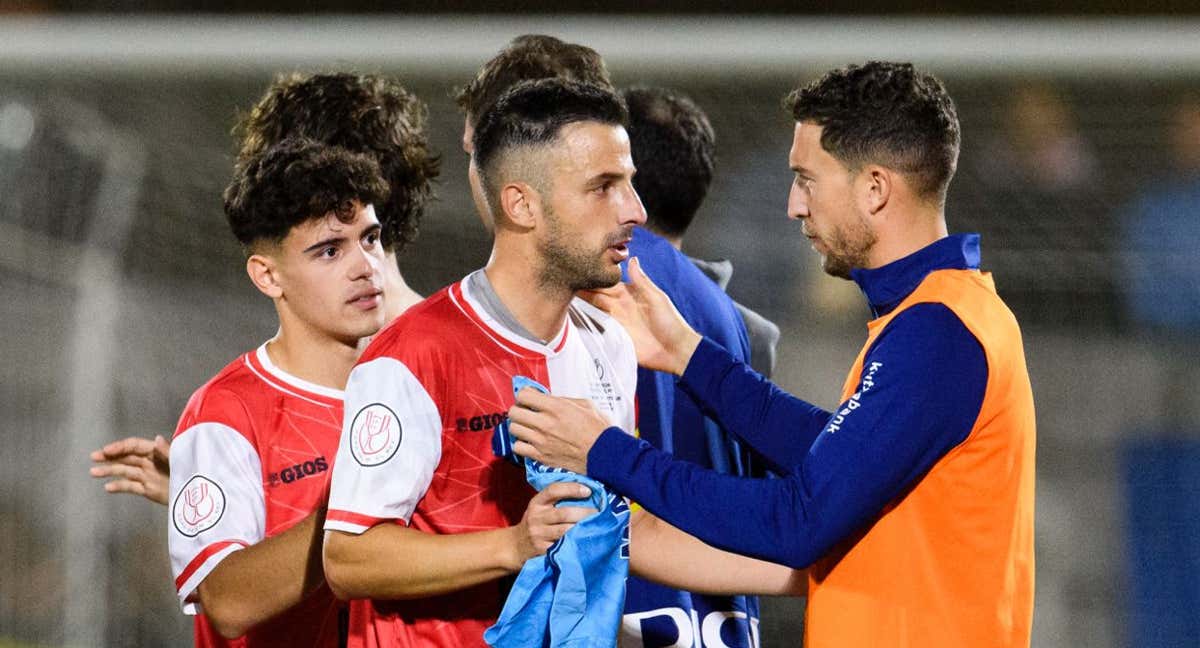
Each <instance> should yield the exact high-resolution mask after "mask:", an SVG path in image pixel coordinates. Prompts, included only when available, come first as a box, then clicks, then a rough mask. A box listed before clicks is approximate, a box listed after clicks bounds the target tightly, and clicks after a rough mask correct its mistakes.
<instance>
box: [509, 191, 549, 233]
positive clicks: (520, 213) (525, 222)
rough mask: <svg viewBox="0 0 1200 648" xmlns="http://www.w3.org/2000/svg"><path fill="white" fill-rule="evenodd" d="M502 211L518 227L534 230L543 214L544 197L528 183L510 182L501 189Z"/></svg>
mask: <svg viewBox="0 0 1200 648" xmlns="http://www.w3.org/2000/svg"><path fill="white" fill-rule="evenodd" d="M500 209H502V210H503V211H504V216H505V218H507V219H508V220H509V221H510V222H512V224H513V225H516V226H517V227H521V228H525V229H532V228H533V227H534V226H535V225H537V221H538V219H539V218H540V217H541V214H542V196H541V194H539V193H538V190H537V189H534V188H533V186H532V185H530V184H529V183H526V182H510V183H509V184H506V185H504V187H502V188H501V189H500Z"/></svg>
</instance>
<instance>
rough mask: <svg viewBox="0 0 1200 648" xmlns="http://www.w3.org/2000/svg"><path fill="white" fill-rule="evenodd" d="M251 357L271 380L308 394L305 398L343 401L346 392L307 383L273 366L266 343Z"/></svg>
mask: <svg viewBox="0 0 1200 648" xmlns="http://www.w3.org/2000/svg"><path fill="white" fill-rule="evenodd" d="M251 355H252V356H253V358H254V360H256V361H257V364H258V365H259V366H260V367H262V370H263V371H264V372H265V373H266V374H268V375H270V376H271V377H272V378H274V379H276V380H278V381H280V382H282V383H284V384H286V385H287V386H288V387H291V388H294V389H297V390H300V391H303V392H308V393H307V394H305V395H306V396H319V397H321V398H324V399H332V400H335V401H338V402H341V401H343V400H345V398H346V392H345V391H344V390H341V389H333V388H331V387H325V386H324V385H318V384H316V383H314V382H309V381H307V380H305V379H303V378H299V377H297V376H293V375H292V374H290V373H288V372H286V371H284V370H283V369H280V368H279V367H278V366H276V365H275V363H274V362H272V361H271V356H270V354H268V353H267V343H266V342H263V343H262V344H261V345H259V347H258V348H257V349H255V351H254V353H253V354H251ZM268 382H270V381H268ZM284 391H286V390H284Z"/></svg>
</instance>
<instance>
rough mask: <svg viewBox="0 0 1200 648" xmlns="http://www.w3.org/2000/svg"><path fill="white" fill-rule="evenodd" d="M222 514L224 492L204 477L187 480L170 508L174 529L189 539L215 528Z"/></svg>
mask: <svg viewBox="0 0 1200 648" xmlns="http://www.w3.org/2000/svg"><path fill="white" fill-rule="evenodd" d="M224 514H225V492H224V491H222V490H221V487H220V486H218V485H217V483H216V482H214V481H213V480H211V479H209V478H208V477H205V476H204V475H196V476H195V477H192V478H191V479H189V480H188V483H187V484H185V485H184V487H183V490H181V491H179V494H178V495H176V496H175V504H174V505H173V506H172V507H171V519H172V521H174V523H175V529H176V530H178V531H179V532H180V533H182V534H183V535H185V536H187V537H189V538H194V537H196V536H197V535H200V533H201V532H204V531H207V530H209V529H211V528H213V527H214V526H216V525H217V522H220V521H221V516H222V515H224Z"/></svg>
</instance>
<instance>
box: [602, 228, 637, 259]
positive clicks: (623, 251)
mask: <svg viewBox="0 0 1200 648" xmlns="http://www.w3.org/2000/svg"><path fill="white" fill-rule="evenodd" d="M632 240H633V233H632V232H629V233H622V235H621V238H618V239H616V240H615V241H613V242H612V243H610V244H609V246H608V249H609V250H612V251H613V252H614V253H615V254H616V256H617V259H618V262H620V261H624V260H625V259H627V258H629V242H630V241H632Z"/></svg>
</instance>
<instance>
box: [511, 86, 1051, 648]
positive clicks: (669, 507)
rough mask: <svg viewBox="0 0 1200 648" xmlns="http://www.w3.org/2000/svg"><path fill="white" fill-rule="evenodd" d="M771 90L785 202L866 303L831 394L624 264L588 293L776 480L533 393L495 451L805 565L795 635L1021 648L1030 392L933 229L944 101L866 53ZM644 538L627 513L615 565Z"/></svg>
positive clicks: (953, 245) (962, 244) (751, 549)
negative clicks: (689, 457)
mask: <svg viewBox="0 0 1200 648" xmlns="http://www.w3.org/2000/svg"><path fill="white" fill-rule="evenodd" d="M788 105H789V106H790V107H791V108H792V110H793V117H794V118H795V119H796V123H795V128H794V130H793V136H792V148H791V151H790V152H789V155H788V163H789V166H790V167H791V169H792V171H793V173H794V174H795V179H794V181H793V183H792V186H791V189H790V192H789V196H788V216H789V217H791V218H793V219H796V220H799V221H800V222H801V223H802V231H803V233H804V234H805V235H806V237H807V238H808V239H810V240H811V241H812V245H813V248H814V249H815V250H816V251H817V252H818V253H819V254H820V255H821V256H822V257H823V265H824V267H825V270H826V272H828V273H829V274H832V275H835V276H845V277H850V278H852V279H853V280H854V281H855V282H856V283H857V284H858V285H859V287H860V288H861V289H862V290H863V292H864V294H865V295H866V297H867V299H868V301H869V303H870V306H871V309H872V314H873V315H874V319H873V320H872V321H871V322H870V323H869V326H868V336H867V341H866V343H865V344H864V346H863V349H862V351H861V353H860V354H859V356H858V358H857V359H856V360H855V362H854V364H853V365H852V366H851V368H850V371H849V372H848V375H847V377H846V380H845V383H844V384H843V388H842V400H841V405H840V406H839V407H838V409H837V410H836V411H833V412H829V411H825V410H822V409H820V408H818V407H815V406H813V405H811V404H809V403H806V402H804V401H801V400H799V399H797V398H795V397H793V396H791V395H789V394H786V393H785V392H783V391H782V390H780V389H779V388H778V387H776V386H774V385H772V384H771V383H770V382H769V381H767V380H765V379H764V378H762V377H761V376H759V375H758V374H756V373H755V372H753V371H752V370H750V369H749V368H747V367H746V366H745V365H744V364H743V363H740V362H738V361H737V360H736V359H734V358H733V357H731V356H730V354H729V353H728V352H726V351H725V350H723V349H721V348H720V347H719V346H718V345H717V344H715V343H713V342H712V341H711V340H707V339H705V338H703V337H701V336H700V335H699V334H697V333H696V331H694V330H692V329H691V328H690V327H688V326H687V324H686V323H685V322H684V321H683V320H682V318H680V316H679V313H678V312H677V311H674V310H673V308H672V307H671V304H670V300H668V299H667V298H666V296H665V295H664V294H663V293H662V292H661V291H659V290H657V289H656V288H655V287H654V285H653V284H652V283H651V282H650V281H649V280H648V279H647V278H646V276H645V275H644V274H643V273H641V272H639V271H638V270H636V269H631V272H630V274H631V276H632V279H633V282H632V283H631V284H630V286H631V288H630V291H629V292H630V293H631V295H632V299H631V300H623V299H621V298H620V294H619V291H614V292H613V294H611V295H608V298H607V299H605V298H601V301H603V302H604V303H606V304H607V305H608V306H609V307H610V308H612V309H613V310H614V311H615V312H620V313H621V314H622V318H623V320H624V321H625V322H626V323H627V325H628V326H629V330H630V331H631V333H632V334H633V335H634V339H636V340H638V341H639V349H638V351H639V360H641V364H642V366H650V367H654V368H657V369H660V370H664V371H669V372H671V373H674V374H676V375H678V376H680V384H681V385H682V386H683V388H684V389H685V390H687V391H688V392H689V393H691V394H692V395H693V396H694V397H695V398H696V399H697V401H699V402H701V403H703V404H704V406H705V410H706V411H708V412H711V413H712V415H713V416H714V417H715V418H716V419H717V420H719V421H720V422H721V423H722V424H723V425H724V427H725V428H726V429H727V430H730V431H731V432H733V433H736V434H737V435H738V436H739V437H740V438H741V439H742V440H743V441H744V442H746V443H747V444H749V445H750V446H751V447H753V448H754V449H755V450H756V451H758V453H759V455H760V456H761V457H763V458H764V459H765V460H767V461H769V462H770V467H771V468H772V470H774V471H776V472H778V473H780V474H781V478H780V479H766V480H760V479H745V478H738V477H732V476H729V475H721V474H718V473H716V472H714V471H711V470H705V469H702V468H700V467H697V466H694V465H690V464H687V463H686V462H682V461H679V460H676V459H674V458H673V457H671V456H670V455H667V454H665V453H663V452H661V451H658V450H655V449H654V448H652V447H651V446H649V445H648V444H646V443H644V442H640V441H638V440H636V439H630V438H629V437H628V436H627V435H626V434H624V433H623V432H622V431H621V430H619V429H615V428H611V427H607V428H606V426H607V424H606V423H605V422H604V420H603V418H602V417H599V416H596V415H594V414H593V413H591V412H589V411H588V410H587V409H586V408H584V407H580V406H579V404H578V403H572V402H565V401H562V400H559V399H556V398H554V397H552V396H546V395H542V394H537V393H533V391H532V390H523V391H522V392H521V394H519V395H518V400H517V406H515V407H514V408H513V409H512V410H510V412H509V414H510V418H511V421H512V424H511V428H510V429H511V431H512V433H513V434H514V435H516V436H517V437H519V438H521V439H523V442H522V443H517V444H514V449H515V450H516V452H517V453H519V454H521V455H523V456H529V457H531V458H533V459H535V460H537V461H541V462H543V463H547V464H549V465H554V466H559V467H564V468H567V469H570V470H575V471H586V473H587V474H588V476H590V477H593V478H596V479H599V480H600V481H602V482H604V483H606V484H607V485H609V486H611V487H613V488H615V489H616V490H617V491H619V492H622V493H624V494H626V495H628V496H629V497H631V498H633V499H634V500H635V501H637V502H639V503H640V504H641V505H643V506H644V507H645V508H646V510H647V511H650V512H652V513H654V514H656V515H658V516H659V517H660V518H661V519H662V520H664V521H666V522H668V523H670V524H672V525H675V527H678V529H680V530H682V531H684V532H686V533H690V534H693V535H694V536H695V537H696V538H699V539H701V540H703V541H705V542H708V543H711V544H712V545H714V546H716V547H720V548H723V549H726V550H729V551H735V552H738V553H740V554H744V555H748V556H755V557H757V558H762V559H767V560H771V561H773V562H777V563H782V564H783V565H786V566H790V567H795V568H806V569H807V573H808V603H807V607H806V622H805V635H806V636H805V643H806V644H809V645H814V646H883V645H887V646H932V647H941V646H946V647H950V646H955V647H957V646H1004V647H1013V648H1015V647H1018V646H1028V645H1029V640H1030V631H1031V621H1032V617H1033V582H1034V554H1033V524H1034V516H1033V506H1034V476H1035V470H1034V449H1035V445H1036V424H1035V418H1034V408H1033V394H1032V390H1031V387H1030V382H1029V372H1028V370H1027V368H1026V363H1025V354H1024V350H1023V344H1022V340H1021V332H1020V329H1019V327H1018V325H1017V321H1016V319H1015V318H1014V317H1013V314H1012V312H1011V311H1010V310H1009V309H1008V307H1007V306H1006V305H1005V304H1004V302H1003V301H1002V300H1001V299H1000V297H999V296H997V294H996V289H995V283H994V281H993V280H992V277H991V275H990V273H986V272H982V271H980V269H979V259H980V251H979V236H978V235H977V234H958V235H949V233H948V229H947V225H946V219H945V213H944V209H945V192H946V186H947V184H948V182H949V180H950V178H951V176H952V175H953V172H954V168H955V163H956V160H957V154H958V144H959V125H958V118H957V116H956V113H955V109H954V104H953V102H952V101H951V99H950V97H949V95H948V94H947V92H946V90H945V88H944V87H943V85H942V83H941V82H940V81H938V80H937V79H936V78H935V77H933V76H932V75H929V74H926V73H923V72H920V71H918V70H916V69H914V68H913V66H912V65H911V64H907V63H888V62H870V63H867V64H865V65H861V66H858V65H852V66H848V67H845V68H840V69H837V70H832V71H830V72H828V73H827V74H826V75H824V76H823V77H822V78H820V79H818V80H817V81H814V82H813V83H812V84H810V85H808V86H806V87H805V88H802V89H800V90H799V91H797V92H795V93H793V94H792V95H791V97H790V99H789V101H788ZM626 297H629V295H626ZM631 301H632V302H633V303H630V302H631ZM635 524H636V523H635ZM643 530H645V529H643ZM650 530H651V531H653V525H652V526H651V527H650ZM660 530H661V528H660ZM670 531H671V530H670V529H667V530H666V532H664V533H666V535H668V536H669V535H670ZM676 533H677V532H676ZM646 537H648V536H646V535H641V536H639V529H638V528H636V527H635V529H634V531H633V535H632V538H633V542H632V547H631V552H632V553H631V560H633V561H634V563H635V564H636V562H637V561H638V560H639V546H638V543H639V542H640V541H641V540H640V539H644V538H646ZM659 537H660V539H661V537H663V536H662V534H660V536H659ZM656 544H658V546H659V547H660V549H659V551H660V553H665V552H667V551H670V549H666V548H662V543H661V542H660V543H656ZM632 566H634V565H631V567H632ZM651 566H652V567H653V565H651ZM680 572H682V573H684V574H685V575H686V573H687V570H677V572H676V574H677V575H678V574H679V573H680ZM746 584H748V585H751V586H753V583H752V582H750V583H746ZM715 589H716V591H720V590H721V588H719V587H716V588H715ZM732 589H733V590H734V591H737V589H741V587H735V588H732Z"/></svg>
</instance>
